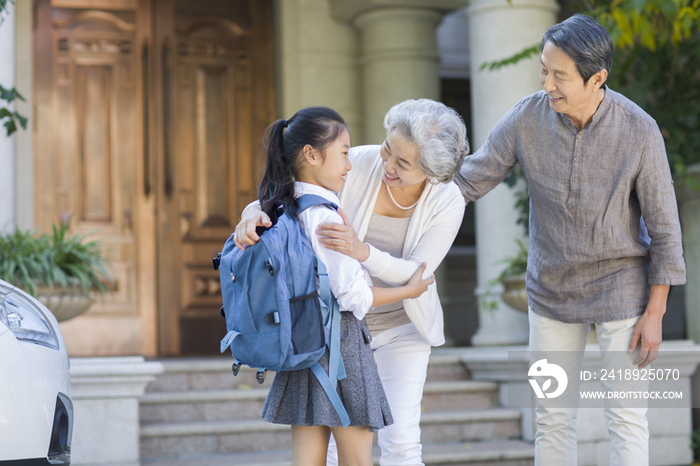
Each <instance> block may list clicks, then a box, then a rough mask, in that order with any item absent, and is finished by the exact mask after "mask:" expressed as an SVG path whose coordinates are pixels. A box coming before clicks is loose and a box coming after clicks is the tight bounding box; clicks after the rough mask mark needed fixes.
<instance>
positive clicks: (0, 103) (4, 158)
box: [0, 2, 15, 232]
mask: <svg viewBox="0 0 700 466" xmlns="http://www.w3.org/2000/svg"><path fill="white" fill-rule="evenodd" d="M5 8H6V11H5V12H3V13H0V85H1V86H2V87H4V88H5V89H12V88H13V87H15V5H14V4H13V3H11V2H7V3H6V6H5ZM0 107H7V108H8V109H10V110H14V108H15V106H14V105H9V106H8V104H7V102H5V101H4V100H0ZM3 121H6V120H3ZM14 158H15V144H14V136H10V137H7V132H6V131H5V127H4V126H3V125H0V199H2V202H0V231H3V232H4V231H10V230H13V229H14V227H15V208H14V207H15V160H14Z"/></svg>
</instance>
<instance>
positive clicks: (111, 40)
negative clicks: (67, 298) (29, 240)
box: [34, 1, 138, 316]
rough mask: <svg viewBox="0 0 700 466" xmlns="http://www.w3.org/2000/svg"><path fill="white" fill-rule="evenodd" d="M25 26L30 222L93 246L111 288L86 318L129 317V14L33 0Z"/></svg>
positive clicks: (133, 302)
mask: <svg viewBox="0 0 700 466" xmlns="http://www.w3.org/2000/svg"><path fill="white" fill-rule="evenodd" d="M35 21H36V34H35V41H36V45H35V54H36V56H35V63H36V64H37V66H36V67H35V68H36V77H37V78H36V80H35V83H36V84H35V85H36V90H35V92H36V96H37V99H36V102H37V103H38V104H37V107H38V108H37V110H38V112H37V115H42V117H37V122H36V123H35V128H36V132H35V136H36V137H35V152H34V157H35V167H36V168H35V193H36V195H35V204H36V205H35V211H36V224H37V225H38V226H39V227H40V229H42V230H44V231H47V230H50V228H51V224H52V223H58V222H61V221H66V220H68V219H69V218H70V219H71V229H72V233H91V234H90V239H96V240H99V241H100V242H101V244H102V248H103V250H104V252H105V254H106V255H107V257H108V258H109V259H110V262H111V264H110V270H111V272H112V275H113V278H114V279H115V283H114V285H113V286H112V289H113V292H112V293H110V294H107V295H105V296H104V298H98V299H96V300H95V304H94V305H93V306H92V308H91V310H90V311H89V314H91V315H94V316H99V315H105V316H134V315H136V314H137V312H138V309H137V293H136V286H135V284H136V275H135V273H136V247H135V243H134V235H133V230H132V215H131V213H132V212H133V211H134V209H135V207H136V206H135V204H134V203H135V192H134V184H135V181H136V171H135V169H134V167H135V166H136V158H137V156H138V154H137V152H136V151H135V144H136V129H137V126H136V125H137V124H138V121H137V119H136V115H135V113H134V109H135V108H136V101H135V100H136V93H135V77H134V75H135V72H136V56H135V54H134V53H133V52H134V50H133V49H134V46H133V44H134V41H135V23H134V21H135V11H119V12H114V11H104V10H95V9H85V8H58V7H52V5H51V4H50V3H49V2H46V1H39V2H37V9H36V18H35ZM42 96H43V98H42Z"/></svg>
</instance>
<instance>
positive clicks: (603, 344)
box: [528, 311, 649, 466]
mask: <svg viewBox="0 0 700 466" xmlns="http://www.w3.org/2000/svg"><path fill="white" fill-rule="evenodd" d="M528 314H529V320H530V351H531V353H535V354H533V356H531V358H536V357H537V354H536V353H537V352H546V351H556V352H572V353H571V354H572V355H575V357H576V358H577V359H578V360H577V361H575V362H574V363H575V364H576V366H577V367H576V372H575V373H576V374H579V373H580V370H581V365H582V363H583V352H584V349H585V347H586V339H587V337H588V332H589V330H590V328H591V326H590V324H568V323H564V322H559V321H557V320H553V319H548V318H546V317H542V316H540V315H538V314H535V313H534V312H532V311H530V312H529V313H528ZM637 320H638V317H634V318H632V319H626V320H620V321H614V322H605V323H602V324H594V325H595V330H596V335H597V337H598V343H599V344H600V351H601V355H602V361H601V365H602V367H603V368H606V367H608V368H610V369H613V368H614V369H615V370H617V369H622V371H623V372H624V370H625V369H628V368H629V369H635V368H637V366H635V365H634V364H633V361H634V360H635V359H636V358H637V356H638V355H639V345H637V350H636V351H635V352H634V353H633V354H631V355H627V354H626V353H627V348H628V347H629V344H630V341H631V339H632V332H633V331H634V326H635V324H636V323H637ZM621 359H623V360H624V366H625V367H621ZM531 362H534V360H533V361H531ZM611 366H612V367H611ZM569 384H570V387H571V388H570V389H569V388H567V391H568V390H572V392H571V393H578V392H579V388H580V378H579V377H575V378H574V380H570V381H569ZM626 384H630V382H625V381H622V380H620V378H617V379H616V380H614V381H612V380H611V381H607V382H605V383H604V384H603V389H604V390H624V389H627V387H626V386H625V385H626ZM631 384H632V385H633V384H634V382H632V383H631ZM637 384H638V382H637ZM635 388H638V385H637V386H635ZM577 411H578V407H571V408H561V407H558V408H552V407H546V406H542V403H538V406H537V408H536V409H535V420H536V423H537V433H536V434H535V465H536V466H551V465H557V466H576V464H577V443H576V416H577ZM603 412H604V415H605V421H606V423H607V426H608V433H609V435H610V466H648V464H649V426H648V423H647V418H646V412H647V409H646V407H644V408H641V407H611V406H610V405H609V403H608V402H607V401H606V403H605V407H604V409H603Z"/></svg>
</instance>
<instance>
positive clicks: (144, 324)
mask: <svg viewBox="0 0 700 466" xmlns="http://www.w3.org/2000/svg"><path fill="white" fill-rule="evenodd" d="M34 14H35V34H34V39H35V42H34V69H35V83H34V97H35V102H37V105H36V115H37V116H36V121H35V128H34V130H35V147H34V154H35V179H34V184H35V216H36V223H37V224H38V225H40V226H42V228H45V227H47V226H48V224H50V223H51V221H53V222H56V221H60V220H65V219H67V218H72V229H73V231H75V232H87V231H93V232H94V233H93V235H94V236H95V237H96V239H99V240H100V241H101V242H102V244H103V248H104V250H105V252H106V253H107V254H108V257H109V258H110V261H111V266H112V271H113V274H114V278H115V285H114V292H113V293H112V294H110V295H107V296H106V297H105V298H104V299H103V300H101V301H100V302H99V304H98V305H97V306H96V307H95V309H94V310H91V311H90V313H89V315H88V316H86V317H85V319H92V320H91V321H90V322H91V324H86V326H87V327H88V328H89V326H90V325H92V326H93V327H94V328H96V329H97V328H98V327H99V326H100V325H101V323H102V325H108V323H109V322H117V321H119V319H127V320H128V319H129V318H131V319H132V320H133V322H134V323H135V325H136V328H137V333H138V335H137V337H136V338H138V341H139V343H138V344H139V348H138V349H137V352H139V353H141V354H152V355H188V354H211V353H215V352H217V351H218V338H219V337H220V336H221V335H223V333H224V329H223V326H224V323H223V319H222V318H221V316H220V315H219V308H220V306H221V298H220V293H219V281H218V273H217V272H215V271H214V270H213V268H212V265H211V264H212V261H211V259H212V257H213V256H215V255H216V253H217V252H218V251H219V250H220V249H221V247H222V246H223V243H224V242H225V240H226V239H227V238H228V237H229V235H230V234H231V232H232V230H233V228H234V226H235V224H236V223H237V220H238V218H239V214H240V212H241V210H242V208H243V207H244V206H245V205H246V204H247V203H248V202H250V201H251V200H253V199H255V198H256V195H257V193H256V177H257V175H258V173H259V170H260V159H259V153H260V142H261V139H262V135H263V133H264V130H265V128H266V127H267V125H268V124H269V123H270V122H271V121H273V120H274V95H273V66H272V61H273V60H272V30H273V28H272V2H271V0H226V1H219V0H198V1H196V2H191V1H189V0H38V1H36V3H35V13H34ZM105 338H106V339H107V340H109V339H118V338H119V337H118V336H109V337H105ZM129 338H131V340H133V339H134V338H135V337H134V336H133V335H132V336H130V337H129ZM92 344H93V345H99V344H100V342H95V343H92ZM104 344H105V345H107V346H110V345H111V346H112V347H115V348H125V347H126V346H124V342H118V341H116V340H115V341H112V342H110V341H105V342H104ZM120 345H121V346H120ZM132 346H133V344H132ZM87 352H90V351H89V350H88V351H87ZM93 352H94V353H96V354H109V353H110V351H109V350H108V349H107V350H105V348H99V349H96V350H95V351H93ZM116 352H125V350H124V349H122V350H118V351H116ZM126 352H134V351H130V350H126Z"/></svg>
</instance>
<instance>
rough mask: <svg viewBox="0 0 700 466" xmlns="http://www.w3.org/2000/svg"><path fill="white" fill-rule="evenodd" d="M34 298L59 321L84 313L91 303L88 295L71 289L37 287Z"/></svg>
mask: <svg viewBox="0 0 700 466" xmlns="http://www.w3.org/2000/svg"><path fill="white" fill-rule="evenodd" d="M36 299H38V300H39V302H41V303H42V304H43V305H44V306H46V307H47V308H49V311H51V312H52V313H53V315H54V316H55V317H56V320H57V321H59V322H63V321H65V320H68V319H72V318H73V317H76V316H79V315H81V314H84V313H85V312H87V310H88V309H89V308H90V306H91V305H92V298H91V297H90V295H87V294H85V293H83V292H82V291H80V290H72V289H67V290H63V289H60V288H59V289H56V288H45V287H39V288H38V289H37V292H36Z"/></svg>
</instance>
